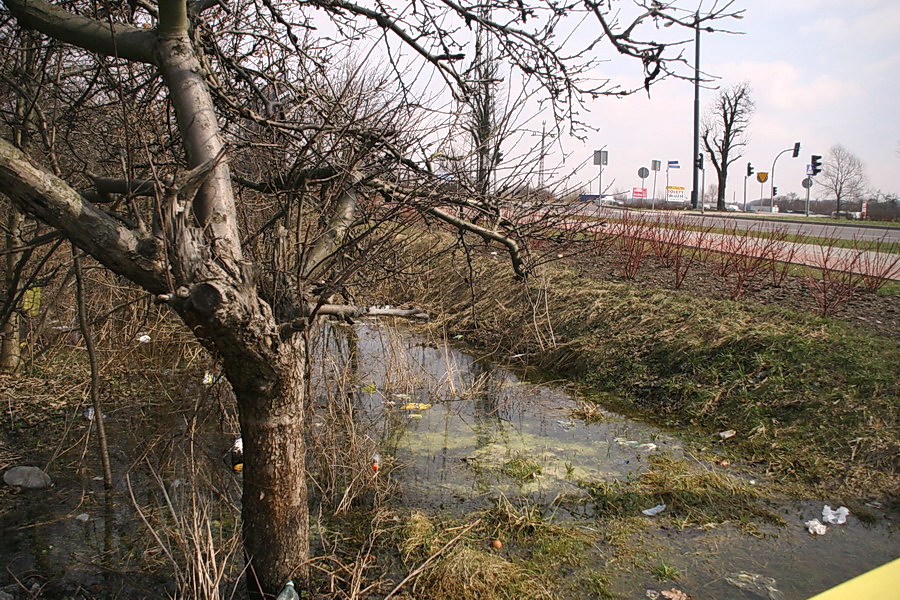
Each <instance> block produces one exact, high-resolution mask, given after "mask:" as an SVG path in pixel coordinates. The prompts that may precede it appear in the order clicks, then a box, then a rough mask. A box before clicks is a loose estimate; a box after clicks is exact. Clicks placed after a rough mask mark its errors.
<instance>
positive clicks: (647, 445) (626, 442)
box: [613, 437, 658, 452]
mask: <svg viewBox="0 0 900 600" xmlns="http://www.w3.org/2000/svg"><path fill="white" fill-rule="evenodd" d="M613 441H614V442H615V443H617V444H618V445H620V446H627V447H629V448H634V449H636V450H643V451H644V452H653V451H654V450H656V448H657V447H658V446H657V445H656V444H654V443H652V442H647V443H645V444H642V443H640V442H636V441H634V440H626V439H625V438H621V437H617V438H615V439H613Z"/></svg>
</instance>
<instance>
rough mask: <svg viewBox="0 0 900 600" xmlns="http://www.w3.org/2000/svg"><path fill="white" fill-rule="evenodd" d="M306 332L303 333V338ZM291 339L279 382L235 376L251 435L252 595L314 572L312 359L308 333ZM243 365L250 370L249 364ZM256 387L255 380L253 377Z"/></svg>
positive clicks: (247, 545)
mask: <svg viewBox="0 0 900 600" xmlns="http://www.w3.org/2000/svg"><path fill="white" fill-rule="evenodd" d="M297 338H300V339H297ZM295 340H296V341H294V342H292V343H291V344H290V347H287V344H286V345H285V346H286V347H285V350H284V351H283V352H282V353H281V355H280V357H279V359H278V364H277V365H275V367H276V372H277V382H275V386H274V388H273V389H272V390H271V392H269V393H266V392H261V391H260V390H259V388H258V386H256V388H257V389H255V390H254V389H252V388H251V387H248V386H246V385H245V384H243V383H241V384H237V383H235V382H234V381H232V385H233V386H234V388H235V392H236V393H237V397H238V410H239V413H240V421H241V435H242V436H243V439H244V471H243V473H244V475H243V477H244V496H243V499H242V502H241V504H242V512H241V514H242V518H243V531H244V552H245V555H246V558H247V560H248V564H249V568H248V570H247V573H248V588H249V590H250V593H251V595H255V596H257V597H261V594H260V593H259V592H260V590H261V591H262V592H265V593H268V594H273V595H274V594H277V593H278V591H279V590H280V589H281V588H282V587H283V586H284V584H285V583H287V581H288V580H289V579H293V580H295V582H297V584H298V585H297V587H298V588H300V587H301V582H305V581H307V579H308V569H307V566H306V560H307V558H308V557H309V506H308V504H307V490H306V444H305V438H304V418H303V414H304V405H305V393H306V378H305V373H306V361H307V356H306V353H305V350H304V347H303V340H302V336H295ZM242 370H244V369H243V368H242ZM247 383H250V384H251V386H253V382H252V381H251V382H247Z"/></svg>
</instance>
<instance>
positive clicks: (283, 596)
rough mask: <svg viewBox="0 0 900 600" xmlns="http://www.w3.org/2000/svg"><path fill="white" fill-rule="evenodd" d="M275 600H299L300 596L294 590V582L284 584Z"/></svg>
mask: <svg viewBox="0 0 900 600" xmlns="http://www.w3.org/2000/svg"><path fill="white" fill-rule="evenodd" d="M275 600H300V594H298V593H297V590H295V589H294V581H293V580H291V581H288V582H287V583H286V584H284V589H283V590H281V593H280V594H278V597H277V598H275Z"/></svg>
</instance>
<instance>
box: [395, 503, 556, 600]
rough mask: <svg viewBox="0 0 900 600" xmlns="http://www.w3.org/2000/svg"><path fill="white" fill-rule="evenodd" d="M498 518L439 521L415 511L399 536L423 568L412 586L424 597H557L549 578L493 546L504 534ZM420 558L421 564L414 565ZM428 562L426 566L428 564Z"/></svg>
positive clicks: (411, 559) (405, 555) (411, 561)
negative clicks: (545, 579)
mask: <svg viewBox="0 0 900 600" xmlns="http://www.w3.org/2000/svg"><path fill="white" fill-rule="evenodd" d="M499 531H500V528H499V526H498V524H497V523H491V524H488V523H487V522H486V518H480V519H478V520H476V521H474V522H471V523H469V524H466V525H455V526H447V524H443V525H442V524H436V523H435V522H434V521H433V520H432V519H431V518H429V517H428V516H426V515H425V514H423V513H420V512H416V513H413V514H412V515H410V517H409V518H408V519H407V520H406V523H405V524H404V526H403V527H402V530H401V539H400V542H399V546H400V551H401V553H402V556H403V558H404V560H405V561H406V562H407V563H409V564H410V565H413V568H419V569H421V574H420V575H419V576H418V577H417V578H416V580H415V583H414V585H413V587H412V590H413V593H414V597H415V598H417V599H420V600H457V599H465V598H478V599H479V600H513V599H522V600H532V599H534V600H544V599H548V600H549V599H551V598H553V596H552V594H551V593H550V591H549V590H548V588H547V586H546V585H545V583H544V582H543V581H542V580H541V578H540V577H539V576H538V575H537V574H536V573H535V572H534V571H533V570H532V569H529V568H528V567H526V566H525V565H523V564H518V563H516V562H513V561H512V560H510V559H508V558H507V557H506V556H505V554H506V552H505V551H502V552H501V551H500V550H499V549H497V550H494V549H492V547H491V546H490V544H489V543H488V541H487V539H488V533H489V532H490V533H493V536H495V538H494V539H500V537H504V536H503V535H502V534H500V533H499ZM417 563H418V565H419V566H418V567H415V565H416V564H417ZM423 567H424V568H423Z"/></svg>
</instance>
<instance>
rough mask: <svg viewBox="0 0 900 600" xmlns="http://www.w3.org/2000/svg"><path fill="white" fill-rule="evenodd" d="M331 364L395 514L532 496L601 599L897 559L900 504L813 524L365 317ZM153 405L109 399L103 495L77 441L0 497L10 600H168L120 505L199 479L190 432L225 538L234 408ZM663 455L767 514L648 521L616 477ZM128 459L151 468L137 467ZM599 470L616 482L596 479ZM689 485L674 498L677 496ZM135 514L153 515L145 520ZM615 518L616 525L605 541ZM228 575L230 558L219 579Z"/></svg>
mask: <svg viewBox="0 0 900 600" xmlns="http://www.w3.org/2000/svg"><path fill="white" fill-rule="evenodd" d="M339 372H340V373H347V372H350V373H351V374H352V376H351V380H352V385H351V396H352V398H351V401H352V402H353V404H354V407H355V410H356V412H355V416H356V422H357V424H358V428H359V431H360V432H362V433H364V434H365V435H366V436H368V438H370V440H371V445H372V447H373V448H374V450H373V457H372V460H373V461H377V463H378V464H379V467H380V469H381V471H380V474H379V475H378V476H384V477H386V478H390V480H392V481H393V483H394V485H393V489H394V492H393V494H392V495H391V496H390V498H389V500H388V502H389V504H390V505H391V509H392V510H394V511H396V512H398V513H403V512H410V511H413V510H417V511H421V512H423V513H425V514H428V515H434V516H441V517H442V518H447V519H458V520H460V522H462V521H464V520H465V518H466V517H467V515H472V514H474V513H476V512H477V511H483V510H486V509H489V508H490V507H491V506H492V505H495V504H496V503H497V501H498V499H500V498H502V499H505V500H508V501H509V502H511V503H514V504H517V505H524V504H527V505H528V506H534V507H537V508H538V510H539V511H540V512H541V513H542V514H543V515H544V517H545V518H546V519H548V520H552V521H553V522H557V523H561V524H564V525H565V526H566V527H569V528H571V529H573V530H577V531H579V532H581V533H582V534H584V536H585V538H584V539H587V540H588V542H587V543H586V544H583V545H581V546H580V547H579V548H580V550H579V552H581V553H582V556H579V557H572V556H567V557H565V558H566V560H567V564H568V565H570V566H569V567H567V568H565V569H563V568H561V569H560V571H559V574H558V577H560V578H563V577H568V578H572V579H574V580H579V581H582V580H584V579H585V577H586V575H585V574H587V573H592V574H598V576H599V575H602V580H603V582H604V586H603V593H608V594H614V596H608V597H620V598H646V597H649V596H648V590H656V591H659V590H668V589H670V588H677V589H680V590H684V591H685V592H686V593H688V594H690V595H691V596H692V597H693V598H696V599H701V598H707V599H732V598H736V599H743V598H746V599H752V598H772V599H784V600H792V599H797V600H799V599H805V598H808V597H809V596H811V595H813V594H815V593H817V592H820V591H822V590H824V589H827V588H829V587H831V586H833V585H836V584H838V583H840V582H841V581H844V580H846V579H849V578H851V577H853V576H855V575H857V574H860V573H862V572H864V571H867V570H869V569H871V568H874V567H876V566H878V565H880V564H883V563H885V562H888V561H889V560H892V559H894V558H896V557H897V556H898V554H900V545H898V543H897V528H896V523H897V521H896V518H897V515H896V514H890V513H888V512H886V510H885V509H883V508H881V507H880V506H877V505H876V506H870V507H866V514H865V515H864V516H865V519H860V518H859V516H857V515H853V514H851V516H850V518H849V520H848V522H847V523H846V524H844V525H835V526H830V527H829V528H828V532H827V534H826V535H823V536H813V535H811V534H810V533H808V532H807V530H806V528H805V527H804V525H803V524H804V522H805V521H808V520H810V519H812V518H821V511H822V507H823V505H824V504H831V505H832V506H837V505H838V504H839V503H840V500H841V499H839V498H822V499H809V500H807V501H787V500H779V501H776V500H774V499H772V498H769V497H767V496H768V495H770V494H771V492H770V491H769V490H768V489H767V483H766V482H765V481H764V479H762V478H758V480H757V478H756V476H755V475H754V474H753V473H752V472H748V471H743V470H740V469H723V468H721V467H720V465H716V464H712V463H707V462H704V461H703V460H701V459H700V458H698V457H696V456H695V455H694V454H693V453H692V451H691V450H690V448H688V447H686V446H685V444H684V443H683V442H682V441H681V440H680V439H679V438H678V436H677V435H676V434H675V433H673V432H666V431H661V430H659V429H656V428H654V427H651V426H649V425H647V424H644V423H640V422H638V421H635V420H632V419H629V418H627V417H624V416H622V415H619V414H616V413H613V412H610V411H607V410H604V409H602V407H601V408H598V409H594V408H591V407H590V406H589V407H587V408H586V407H585V405H584V403H583V402H582V401H581V400H579V398H578V397H577V394H575V393H572V392H570V391H569V390H567V387H566V386H565V385H563V383H564V382H560V383H559V384H553V383H544V384H534V383H531V382H529V381H527V380H525V379H524V378H523V376H522V375H521V374H520V375H517V374H516V372H514V371H513V370H510V369H507V368H504V367H501V366H497V365H495V364H492V363H490V362H486V361H479V360H476V359H475V358H474V357H473V356H471V355H469V354H466V353H464V352H461V351H459V350H457V349H454V348H453V347H452V346H451V345H450V344H447V343H445V342H444V341H440V340H439V341H437V342H434V341H431V340H425V339H422V338H419V337H416V336H414V335H409V334H407V333H404V332H402V331H400V330H396V329H393V328H390V327H385V326H381V325H378V324H373V323H368V324H357V325H356V326H355V327H354V328H352V330H351V329H349V328H336V329H330V330H328V331H327V332H326V333H325V336H324V338H323V345H322V348H321V349H320V353H319V359H318V360H317V361H316V368H315V373H316V375H315V376H314V378H313V384H312V385H313V386H314V390H317V391H316V394H317V396H318V397H320V398H326V397H327V396H328V394H327V393H325V391H324V390H325V388H327V386H328V385H329V384H328V382H327V381H326V379H327V376H330V375H331V374H334V373H339ZM324 374H329V375H327V376H326V375H324ZM197 389H198V390H202V387H198V388H197ZM188 395H189V394H188ZM210 402H212V400H210ZM215 402H223V400H222V399H221V398H219V399H216V400H215ZM158 408H159V407H158V406H147V407H143V408H141V409H140V410H135V409H134V408H131V409H125V408H122V409H121V410H118V411H111V414H110V415H109V417H110V418H109V435H110V440H111V444H112V445H113V446H114V447H115V446H119V448H118V449H116V450H114V452H113V454H114V459H115V464H114V471H115V472H117V473H119V474H122V473H125V472H130V473H132V475H131V476H130V478H129V480H127V481H126V480H125V479H124V477H118V478H117V484H116V502H114V503H113V504H112V505H109V504H106V503H104V502H103V501H102V497H103V494H102V484H101V483H100V482H98V481H96V480H95V479H94V478H91V477H86V476H85V475H84V474H83V473H82V472H81V471H79V468H78V466H77V465H78V464H79V461H82V460H88V461H90V460H92V458H91V457H92V456H93V449H91V450H90V451H89V452H84V453H83V457H82V453H81V450H80V449H79V448H77V447H75V446H76V444H75V439H73V440H69V441H68V442H66V443H69V444H72V445H73V449H72V450H71V451H69V452H68V453H62V454H61V455H60V458H59V459H58V460H57V461H56V463H55V464H52V465H51V468H50V469H49V472H50V474H51V476H52V477H53V478H54V481H55V484H56V485H55V487H53V488H51V489H50V490H46V491H33V492H24V491H23V492H22V493H20V494H18V495H16V496H14V497H10V498H7V499H6V500H7V502H6V505H8V506H12V508H11V510H9V511H7V512H6V513H5V514H3V515H0V531H2V532H3V533H2V540H0V556H2V560H3V563H4V565H5V570H4V572H3V573H0V590H2V591H4V592H6V593H7V594H10V595H11V597H13V598H17V599H18V598H38V597H46V598H63V597H70V598H144V597H146V598H166V597H169V595H170V594H171V593H172V588H171V581H168V580H166V578H165V577H164V576H156V575H154V574H153V573H154V571H153V569H147V568H146V564H147V563H148V562H150V563H152V564H154V565H156V566H157V567H158V571H156V572H161V573H165V572H166V567H167V562H166V557H165V556H164V555H163V553H161V552H160V551H159V549H158V546H159V545H158V544H155V543H154V541H153V540H152V539H150V536H149V535H148V533H147V528H146V526H145V524H144V523H143V522H142V521H141V520H140V518H139V517H138V515H136V513H135V510H134V507H133V504H134V503H137V504H139V505H142V506H147V505H152V504H154V503H155V504H159V503H160V501H161V498H164V497H165V496H166V494H167V493H168V494H171V495H172V496H173V497H175V496H177V495H178V494H182V493H184V488H185V487H188V486H189V484H186V483H185V482H187V481H190V477H197V476H198V475H197V473H196V472H186V470H187V469H188V467H186V466H185V464H184V463H183V461H180V460H178V459H177V456H178V453H177V452H175V451H174V449H175V448H177V447H178V445H179V444H188V443H194V444H196V443H197V442H198V440H199V445H200V447H201V448H204V449H205V453H204V459H205V460H206V462H207V463H208V465H210V466H211V468H210V469H209V470H207V471H204V473H203V475H202V476H203V477H204V478H205V479H206V480H207V481H206V482H207V483H210V484H214V486H213V487H214V488H215V489H217V490H219V493H218V495H217V496H216V498H215V502H214V505H213V506H211V507H210V508H209V512H208V513H207V517H206V518H207V520H208V521H209V522H211V523H213V526H212V528H211V530H212V531H213V532H214V533H215V534H216V535H220V536H221V538H222V539H223V540H225V539H227V538H228V533H229V532H230V533H233V531H234V528H235V527H236V515H237V514H238V513H239V511H238V510H237V500H238V496H239V481H238V479H237V478H238V477H239V476H238V475H235V474H233V473H231V472H230V471H229V470H228V469H227V467H226V466H225V465H224V463H223V461H222V456H223V451H224V449H226V448H227V446H228V443H229V439H228V436H229V435H230V432H231V430H233V427H234V421H233V416H232V417H227V416H225V415H224V414H223V416H222V417H221V418H219V419H218V420H217V418H216V416H215V415H214V414H213V416H212V417H211V418H205V419H201V420H192V416H191V415H195V414H196V413H197V411H198V410H199V409H198V408H197V406H188V407H182V408H181V409H180V410H179V411H176V413H174V414H175V415H177V416H175V417H173V416H171V415H170V416H168V417H166V418H165V419H163V420H162V421H159V420H156V421H153V425H151V426H149V428H148V425H147V423H145V422H144V421H143V420H142V419H151V416H148V415H153V414H154V412H155V411H156V410H157V409H158ZM213 412H214V411H213ZM224 412H227V411H223V413H224ZM77 418H78V415H76V416H73V418H72V420H71V422H70V425H71V430H70V431H68V435H69V436H70V437H73V436H74V437H75V438H76V439H77V435H80V434H79V432H81V434H83V432H84V430H85V429H86V428H87V427H89V424H86V423H84V422H79V421H77ZM151 420H152V419H151ZM195 423H200V425H201V428H200V429H195V428H194V424H195ZM317 425H322V424H321V423H317ZM151 439H153V440H156V441H158V442H159V441H161V442H162V443H164V444H167V445H169V446H171V448H172V449H173V450H172V451H170V452H169V453H168V454H166V456H167V459H166V460H162V459H160V458H159V457H158V456H155V457H153V458H152V459H151V458H150V457H149V456H148V455H145V454H142V452H141V446H142V444H149V441H150V440H151ZM61 444H62V443H61ZM660 461H662V462H660ZM675 464H678V465H688V467H689V469H690V470H691V473H692V474H693V475H692V476H698V475H697V474H698V473H699V476H701V477H702V476H704V475H705V474H707V473H710V474H715V473H718V472H720V471H727V472H726V473H725V474H724V475H723V477H728V478H733V479H734V480H735V481H736V483H734V484H733V485H734V490H740V489H744V488H745V487H746V486H752V488H753V489H754V490H756V492H755V493H758V495H759V498H758V499H757V500H754V502H758V504H759V505H760V506H761V507H762V508H761V509H760V510H765V511H768V512H770V513H771V514H772V515H773V517H772V518H771V519H760V520H759V521H758V522H754V523H750V524H748V523H746V522H743V521H742V519H741V518H740V517H739V516H738V515H735V517H734V518H733V519H729V518H728V515H727V512H726V514H725V515H724V516H722V515H721V514H717V517H716V522H715V523H694V524H692V525H691V526H688V527H682V525H684V523H685V522H687V521H689V520H690V519H692V518H695V517H693V516H689V517H686V516H683V515H690V510H689V509H690V507H686V506H681V507H678V506H676V505H674V504H671V502H670V505H669V506H668V507H667V508H666V509H665V510H663V511H662V512H661V513H659V514H658V515H656V516H645V515H644V514H642V512H641V511H642V510H644V509H650V508H652V507H653V506H654V505H656V504H657V501H659V502H662V500H664V499H665V497H663V496H660V497H659V498H657V497H655V496H653V495H652V494H650V495H638V494H636V493H635V494H631V492H630V488H629V486H630V485H632V484H634V485H637V482H638V481H640V480H641V477H642V476H643V475H644V474H646V473H648V472H649V471H652V470H653V469H654V468H659V466H660V465H675ZM139 465H140V466H150V467H152V468H151V469H144V470H143V471H141V470H139V469H137V468H136V467H137V466H139ZM148 471H149V472H150V473H153V474H155V475H148V474H147V472H148ZM95 472H99V471H95ZM140 473H143V475H142V474H140ZM732 473H740V475H732ZM382 474H383V475H382ZM157 476H158V479H156V477H157ZM210 479H213V480H214V481H208V480H210ZM704 481H705V480H704ZM608 482H620V483H618V484H616V486H618V487H604V486H608V485H612V484H608ZM129 485H130V486H131V490H129V488H128V486H129ZM729 485H731V484H729ZM179 489H181V490H182V491H179ZM598 489H599V490H602V491H603V493H605V494H607V495H606V496H603V498H604V499H605V500H609V498H614V500H615V502H617V503H618V504H615V506H617V507H619V508H617V510H619V511H620V512H618V513H616V514H615V515H610V514H608V511H607V510H606V509H605V508H603V507H605V506H607V505H606V504H602V503H601V502H600V501H599V500H598V498H599V497H600V496H598V493H599V492H598V491H597V490H598ZM729 489H730V488H729ZM688 491H690V490H688ZM726 491H727V490H726ZM734 493H735V494H737V493H738V492H737V491H736V492H734ZM132 494H133V495H134V496H135V497H136V502H132V501H131V500H130V499H129V498H130V496H131V495H132ZM689 497H690V495H689V494H688V495H685V494H682V495H680V496H678V497H677V498H678V500H676V502H683V501H684V500H683V499H684V498H689ZM700 499H701V500H704V499H703V498H700ZM708 499H709V498H706V499H705V500H708ZM632 500H633V501H634V502H637V503H638V504H636V505H633V502H632V504H629V502H631V501H632ZM650 500H653V501H652V502H651V501H650ZM610 502H612V501H610ZM641 502H643V504H640V503H641ZM726 508H727V507H723V511H725V510H726ZM679 510H681V512H679ZM145 518H148V520H149V521H150V522H151V523H152V522H154V521H153V519H154V515H152V514H149V515H145ZM777 521H780V524H776V522H777ZM613 529H615V530H616V531H618V532H619V533H620V534H621V535H620V536H619V542H618V543H619V545H617V546H615V547H614V548H612V549H611V548H610V544H609V543H608V541H609V537H608V536H609V531H610V530H613ZM623 539H624V540H626V541H625V542H624V545H622V544H623V542H622V541H621V540H623ZM170 542H172V543H174V541H172V540H171V539H170ZM527 545H528V540H527V536H525V538H524V539H522V538H520V539H518V540H517V541H516V542H515V543H512V544H509V545H508V546H505V547H504V548H503V549H502V550H498V551H497V552H498V553H499V554H501V555H503V556H505V557H508V558H510V559H511V560H512V559H515V558H516V557H517V556H523V555H526V554H527V553H528V552H529V550H528V548H527ZM154 548H155V549H154ZM236 555H239V552H237V554H236ZM233 562H239V561H233ZM572 565H576V566H574V567H573V566H572ZM239 571H240V565H239V564H237V565H234V566H233V568H232V569H231V570H227V569H226V570H225V571H223V577H225V578H226V579H227V578H228V577H229V576H234V577H236V576H237V575H238V574H239ZM35 582H38V583H39V584H40V585H38V586H37V587H35V585H34V583H35ZM564 589H567V590H569V592H567V594H570V595H560V596H559V597H573V598H586V599H587V598H597V597H603V596H602V594H601V593H600V592H598V591H597V589H595V588H591V587H590V586H586V585H582V584H578V585H573V586H569V587H566V588H564ZM54 594H55V595H54ZM571 594H575V595H571ZM651 595H652V594H651ZM373 597H376V596H373Z"/></svg>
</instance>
